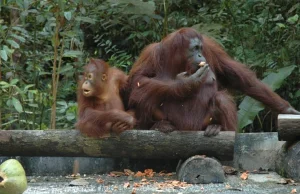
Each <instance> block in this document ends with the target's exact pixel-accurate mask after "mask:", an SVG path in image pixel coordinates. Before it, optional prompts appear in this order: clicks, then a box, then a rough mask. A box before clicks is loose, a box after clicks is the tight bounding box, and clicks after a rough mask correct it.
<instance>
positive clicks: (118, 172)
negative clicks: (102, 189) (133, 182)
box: [109, 171, 125, 177]
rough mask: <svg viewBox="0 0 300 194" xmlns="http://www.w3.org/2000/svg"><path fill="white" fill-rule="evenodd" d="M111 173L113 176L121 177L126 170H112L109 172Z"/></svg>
mask: <svg viewBox="0 0 300 194" xmlns="http://www.w3.org/2000/svg"><path fill="white" fill-rule="evenodd" d="M109 175H110V176H112V177H119V176H123V175H125V173H124V172H120V171H111V172H110V173H109Z"/></svg>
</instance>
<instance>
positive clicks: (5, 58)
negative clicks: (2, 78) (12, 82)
mask: <svg viewBox="0 0 300 194" xmlns="http://www.w3.org/2000/svg"><path fill="white" fill-rule="evenodd" d="M0 56H1V58H2V59H3V60H4V61H7V59H8V56H7V54H6V51H5V50H1V51H0Z"/></svg>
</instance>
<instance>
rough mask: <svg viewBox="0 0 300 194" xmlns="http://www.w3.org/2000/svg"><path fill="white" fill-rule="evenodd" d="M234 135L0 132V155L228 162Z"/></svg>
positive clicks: (130, 132)
mask: <svg viewBox="0 0 300 194" xmlns="http://www.w3.org/2000/svg"><path fill="white" fill-rule="evenodd" d="M234 140H235V133H234V132H221V133H220V134H219V135H217V136H215V137H205V136H203V132H202V131H201V132H200V131H199V132H194V131H189V132H180V131H174V132H172V133H169V134H164V133H162V132H159V131H154V130H130V131H125V132H123V133H122V134H121V135H120V136H110V137H106V138H89V137H85V136H83V135H81V134H80V132H79V131H77V130H44V131H42V130H0V155H1V156H72V157H81V156H82V157H86V156H90V157H108V158H121V157H125V158H146V159H147V158H149V159H150V158H151V159H160V158H161V159H166V158H169V159H176V158H188V157H191V156H194V155H198V154H201V155H207V156H211V157H216V158H217V159H220V160H232V158H233V149H234Z"/></svg>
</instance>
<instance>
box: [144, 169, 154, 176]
mask: <svg viewBox="0 0 300 194" xmlns="http://www.w3.org/2000/svg"><path fill="white" fill-rule="evenodd" d="M144 173H145V174H146V176H147V177H153V175H154V172H153V169H145V170H144Z"/></svg>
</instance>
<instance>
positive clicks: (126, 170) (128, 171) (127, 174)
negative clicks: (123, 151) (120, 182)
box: [124, 169, 134, 176]
mask: <svg viewBox="0 0 300 194" xmlns="http://www.w3.org/2000/svg"><path fill="white" fill-rule="evenodd" d="M124 173H125V175H126V176H130V175H134V172H132V171H131V170H130V169H124Z"/></svg>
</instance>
